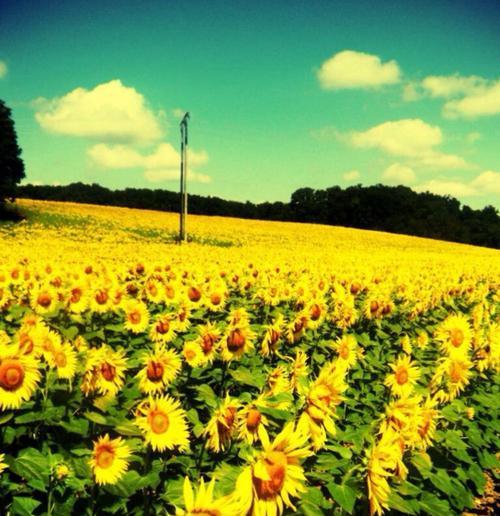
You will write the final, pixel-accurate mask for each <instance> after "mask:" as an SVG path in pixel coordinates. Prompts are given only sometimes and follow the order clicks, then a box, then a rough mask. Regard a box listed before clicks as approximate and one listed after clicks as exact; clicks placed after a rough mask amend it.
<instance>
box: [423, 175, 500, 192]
mask: <svg viewBox="0 0 500 516" xmlns="http://www.w3.org/2000/svg"><path fill="white" fill-rule="evenodd" d="M414 189H415V190H416V191H417V192H427V191H429V192H432V193H435V194H439V195H451V196H453V197H474V196H480V195H488V194H489V195H491V194H500V172H494V171H493V170H485V171H484V172H482V173H481V174H479V175H478V176H476V177H475V178H474V179H472V180H471V181H460V180H458V179H451V180H450V179H442V178H437V179H431V180H430V181H427V182H425V183H422V184H420V185H418V186H416V187H415V188H414Z"/></svg>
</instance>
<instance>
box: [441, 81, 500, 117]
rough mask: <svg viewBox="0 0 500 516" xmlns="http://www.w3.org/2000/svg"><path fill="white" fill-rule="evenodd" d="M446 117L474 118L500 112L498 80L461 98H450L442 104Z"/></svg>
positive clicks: (499, 82) (499, 85) (499, 86)
mask: <svg viewBox="0 0 500 516" xmlns="http://www.w3.org/2000/svg"><path fill="white" fill-rule="evenodd" d="M443 114H444V116H445V117H447V118H459V117H463V118H476V117H479V116H488V115H498V114H500V80H498V81H496V82H493V83H492V84H490V85H488V86H484V87H480V88H477V89H475V90H474V91H472V92H471V93H470V94H468V95H466V96H465V97H463V98H461V99H456V100H450V101H448V102H447V103H446V104H445V105H444V109H443Z"/></svg>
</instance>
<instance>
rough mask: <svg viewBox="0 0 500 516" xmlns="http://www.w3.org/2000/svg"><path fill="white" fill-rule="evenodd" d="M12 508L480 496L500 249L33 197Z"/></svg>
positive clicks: (20, 252)
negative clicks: (186, 234) (187, 236)
mask: <svg viewBox="0 0 500 516" xmlns="http://www.w3.org/2000/svg"><path fill="white" fill-rule="evenodd" d="M20 205H21V207H22V209H23V210H24V211H25V213H26V214H27V219H26V221H25V222H23V223H20V224H16V225H14V224H3V225H0V499H1V501H2V508H1V509H0V511H3V513H5V514H9V515H32V514H33V515H41V514H57V515H58V516H60V515H61V516H62V515H65V514H68V515H69V514H78V515H86V514H88V515H91V514H124V515H125V514H127V515H128V514H146V515H148V514H149V515H153V514H154V515H156V514H160V515H161V514H181V515H191V516H195V515H198V516H245V515H254V516H275V515H280V514H295V513H296V514H303V515H306V516H312V515H322V514H325V515H330V514H335V515H341V514H360V515H362V514H370V515H372V514H375V515H379V514H401V513H403V514H443V515H445V514H446V515H447V514H463V513H467V512H470V511H474V510H477V509H478V507H479V506H480V504H481V503H482V502H481V501H482V500H483V499H484V497H485V496H490V497H491V495H492V493H493V495H494V491H495V485H496V484H497V480H498V476H499V469H498V468H499V457H500V455H499V453H498V451H499V448H498V444H499V439H498V435H499V434H498V430H499V423H498V399H499V377H498V373H499V367H500V294H499V285H500V259H499V258H500V254H499V252H498V251H494V250H488V249H482V248H476V247H471V246H465V245H459V244H452V243H445V242H438V241H432V240H425V239H418V238H412V237H406V236H401V235H390V234H385V233H377V232H373V231H361V230H353V229H346V228H333V227H325V226H314V225H308V224H292V223H275V222H262V221H244V220H236V219H225V218H218V217H212V218H211V217H196V216H192V217H190V219H189V221H188V223H189V225H188V230H189V231H190V232H191V235H192V241H191V242H189V243H187V244H183V245H177V244H175V241H174V235H175V230H176V226H177V217H176V216H175V215H173V214H165V213H158V212H147V211H139V210H129V209H121V208H108V207H97V206H86V205H74V204H69V203H51V202H35V201H20Z"/></svg>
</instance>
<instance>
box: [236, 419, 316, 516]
mask: <svg viewBox="0 0 500 516" xmlns="http://www.w3.org/2000/svg"><path fill="white" fill-rule="evenodd" d="M262 444H263V448H264V449H263V451H262V452H260V453H259V454H258V455H256V456H255V457H254V459H253V461H252V463H251V464H250V465H249V466H247V467H246V468H245V469H244V470H243V472H242V473H241V474H240V475H239V477H238V480H237V481H236V489H235V492H234V494H233V499H234V500H237V502H238V506H239V507H241V508H244V510H243V511H242V514H249V515H252V516H271V515H272V516H274V515H279V514H282V513H283V511H284V509H285V506H286V507H289V508H290V509H292V510H295V507H294V505H293V504H292V501H291V500H290V498H291V497H299V496H300V493H303V492H305V491H306V487H305V485H304V484H305V480H306V478H305V475H304V470H303V468H302V466H301V461H302V460H303V459H305V458H306V457H309V456H310V455H311V452H310V450H309V448H308V447H307V436H305V435H303V434H302V433H300V432H298V431H294V428H293V424H292V423H288V424H287V425H286V426H285V428H284V429H283V430H282V431H281V433H280V434H278V435H277V436H276V438H275V440H274V442H273V443H270V442H269V441H265V442H263V443H262Z"/></svg>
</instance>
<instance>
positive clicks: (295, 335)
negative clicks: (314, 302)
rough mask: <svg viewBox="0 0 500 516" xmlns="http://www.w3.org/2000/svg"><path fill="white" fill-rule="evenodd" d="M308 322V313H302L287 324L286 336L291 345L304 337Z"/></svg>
mask: <svg viewBox="0 0 500 516" xmlns="http://www.w3.org/2000/svg"><path fill="white" fill-rule="evenodd" d="M308 321H309V319H308V316H307V313H306V312H304V311H301V312H300V313H298V314H297V315H296V316H295V317H294V318H293V319H292V320H291V321H290V322H289V323H288V324H287V326H286V336H287V339H288V342H289V343H290V344H293V343H295V342H297V341H298V340H300V339H301V338H302V337H303V336H304V334H305V332H306V329H307V325H308Z"/></svg>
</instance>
